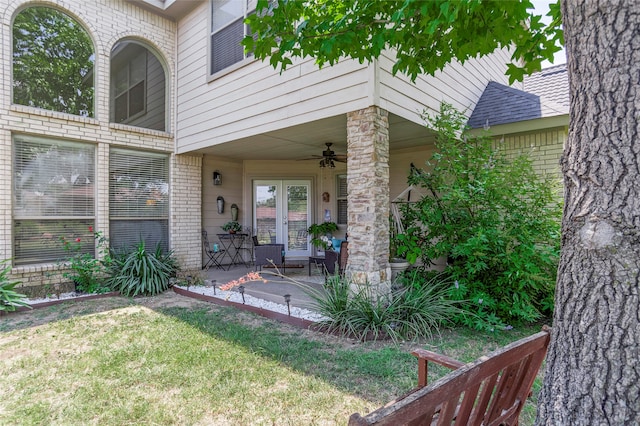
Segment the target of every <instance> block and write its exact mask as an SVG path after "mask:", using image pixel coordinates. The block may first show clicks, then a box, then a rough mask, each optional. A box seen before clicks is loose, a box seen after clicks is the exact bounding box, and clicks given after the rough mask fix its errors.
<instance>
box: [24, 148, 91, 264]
mask: <svg viewBox="0 0 640 426" xmlns="http://www.w3.org/2000/svg"><path fill="white" fill-rule="evenodd" d="M95 190H96V189H95V146H94V145H91V144H86V143H78V142H70V141H63V140H56V139H48V138H37V137H33V136H26V135H14V136H13V218H14V220H13V248H14V263H15V264H16V265H26V264H34V263H45V262H55V261H59V260H62V259H65V258H68V257H69V255H70V253H68V252H66V251H65V250H64V247H63V244H62V241H61V238H64V239H66V240H67V241H73V242H74V245H76V246H78V247H79V250H80V252H82V253H91V254H94V251H95V250H94V246H95V244H94V240H93V226H94V219H95V217H94V211H95V209H94V205H95ZM76 242H77V243H76Z"/></svg>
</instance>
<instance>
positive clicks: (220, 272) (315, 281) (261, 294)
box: [203, 260, 324, 309]
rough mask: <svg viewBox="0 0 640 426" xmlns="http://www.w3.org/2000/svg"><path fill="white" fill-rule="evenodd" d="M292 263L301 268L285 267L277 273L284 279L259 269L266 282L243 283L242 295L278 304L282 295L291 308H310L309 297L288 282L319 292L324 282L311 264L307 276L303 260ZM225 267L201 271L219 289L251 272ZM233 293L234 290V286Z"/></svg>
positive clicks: (322, 277) (318, 271)
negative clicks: (280, 273) (286, 298)
mask: <svg viewBox="0 0 640 426" xmlns="http://www.w3.org/2000/svg"><path fill="white" fill-rule="evenodd" d="M292 263H295V264H298V265H302V267H301V268H300V267H298V268H287V270H286V272H283V271H280V272H282V273H283V275H285V276H286V278H282V277H278V276H275V275H274V272H275V271H274V270H273V269H272V268H263V269H262V271H258V272H260V275H261V276H262V277H263V278H264V279H266V280H267V282H266V283H265V282H263V281H252V282H247V283H245V284H244V287H245V294H249V295H251V296H253V297H257V298H259V299H263V300H268V301H270V302H274V303H279V304H282V305H284V304H285V301H284V295H285V294H290V295H291V306H292V307H293V306H296V307H299V308H307V309H310V308H312V304H311V299H310V298H309V296H307V295H306V294H305V292H304V291H303V290H302V288H301V287H300V286H299V285H296V284H295V283H293V282H292V280H295V281H298V282H300V283H302V284H304V285H308V286H310V287H312V288H314V289H316V290H322V289H323V283H324V276H323V275H322V271H321V270H320V269H319V268H316V267H315V266H313V265H312V266H311V276H309V264H308V262H307V261H306V260H301V261H294V262H292ZM226 268H227V265H224V269H220V268H215V267H212V268H209V270H208V271H203V273H204V275H205V279H208V280H211V281H213V280H215V281H216V286H217V287H220V286H221V285H223V284H226V283H228V282H230V281H233V280H237V279H238V278H240V277H242V276H244V275H246V274H248V273H249V272H252V271H254V270H255V269H254V267H253V266H252V265H250V266H244V265H232V266H231V268H230V269H229V270H227V269H226ZM287 278H289V279H287ZM233 290H234V291H237V287H236V288H234V289H233Z"/></svg>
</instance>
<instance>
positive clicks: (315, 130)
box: [181, 114, 433, 160]
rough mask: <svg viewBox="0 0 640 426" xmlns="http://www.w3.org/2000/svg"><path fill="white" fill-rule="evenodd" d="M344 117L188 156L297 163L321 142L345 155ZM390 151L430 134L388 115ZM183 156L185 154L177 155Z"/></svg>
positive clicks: (317, 152) (421, 141)
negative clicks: (330, 144) (329, 143)
mask: <svg viewBox="0 0 640 426" xmlns="http://www.w3.org/2000/svg"><path fill="white" fill-rule="evenodd" d="M346 126H347V118H346V115H340V116H335V117H329V118H325V119H322V120H317V121H313V122H310V123H305V124H300V125H297V126H291V127H288V128H285V129H279V130H275V131H272V132H267V133H263V134H259V135H255V136H250V137H246V138H242V139H237V140H235V141H231V142H226V143H222V144H218V145H212V146H210V147H207V148H203V149H199V150H197V151H193V152H191V153H200V154H210V155H215V156H220V157H226V158H230V159H237V160H297V159H301V158H307V157H309V156H312V155H320V154H321V153H322V151H323V150H324V149H326V147H325V143H327V142H331V143H333V145H332V147H331V149H333V150H334V151H335V152H336V154H345V153H346V152H347V127H346ZM389 137H390V140H391V142H390V149H391V151H392V152H393V151H395V150H402V149H407V148H413V147H417V146H424V145H425V144H430V143H432V140H433V138H432V137H431V136H430V132H429V131H428V130H427V129H426V128H425V126H423V125H419V124H416V123H413V122H411V121H409V120H406V119H404V118H402V117H399V116H397V115H394V114H389ZM181 153H185V154H186V152H181Z"/></svg>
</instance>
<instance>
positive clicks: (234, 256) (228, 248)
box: [217, 234, 249, 270]
mask: <svg viewBox="0 0 640 426" xmlns="http://www.w3.org/2000/svg"><path fill="white" fill-rule="evenodd" d="M217 236H218V240H220V245H221V246H222V248H223V249H224V250H225V255H226V257H228V258H229V267H228V268H227V270H229V269H231V266H232V265H239V264H243V265H244V266H249V265H248V264H247V262H246V261H245V260H244V259H243V258H242V247H243V244H244V241H245V240H246V239H247V237H248V236H249V234H217Z"/></svg>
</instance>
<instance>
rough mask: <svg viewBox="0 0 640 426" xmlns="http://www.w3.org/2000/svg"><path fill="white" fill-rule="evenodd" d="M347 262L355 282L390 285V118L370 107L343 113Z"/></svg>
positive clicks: (380, 289) (384, 289) (382, 286)
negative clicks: (345, 133) (345, 155)
mask: <svg viewBox="0 0 640 426" xmlns="http://www.w3.org/2000/svg"><path fill="white" fill-rule="evenodd" d="M347 152H348V156H347V194H348V198H347V202H348V212H349V213H348V227H347V232H348V234H349V263H348V266H347V273H348V275H349V276H350V278H351V279H352V280H353V282H354V284H365V283H367V284H368V285H371V286H374V287H377V288H378V291H380V292H384V291H386V288H387V287H388V286H389V281H390V277H391V269H390V267H389V118H388V113H387V111H385V110H383V109H381V108H379V107H376V106H371V107H369V108H365V109H362V110H359V111H352V112H350V113H348V114H347Z"/></svg>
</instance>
